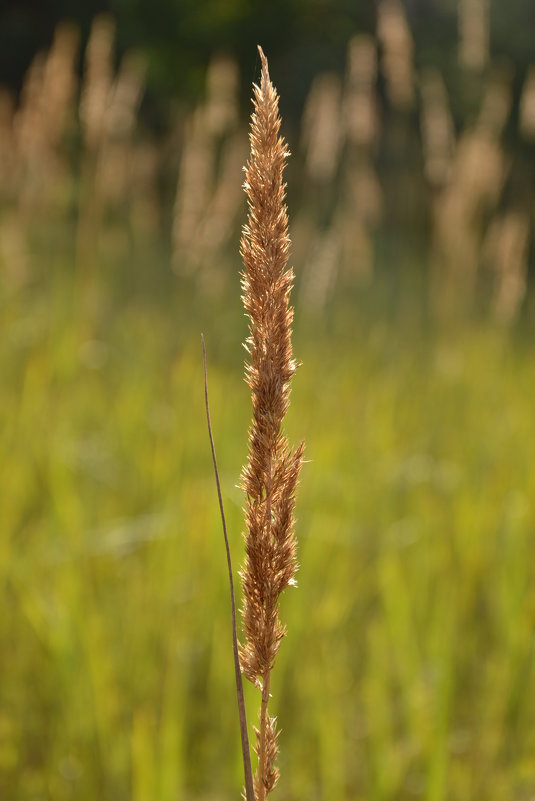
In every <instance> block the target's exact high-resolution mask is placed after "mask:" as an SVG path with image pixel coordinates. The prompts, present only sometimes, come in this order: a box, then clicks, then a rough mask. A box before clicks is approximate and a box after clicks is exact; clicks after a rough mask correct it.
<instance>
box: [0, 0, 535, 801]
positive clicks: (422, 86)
mask: <svg viewBox="0 0 535 801" xmlns="http://www.w3.org/2000/svg"><path fill="white" fill-rule="evenodd" d="M400 9H401V10H400ZM401 12H402V7H401V6H398V5H396V4H384V6H383V12H382V13H383V16H382V17H380V20H379V31H378V36H379V38H380V41H381V42H382V44H381V51H380V52H381V53H383V56H382V58H383V60H382V61H378V60H377V52H378V51H377V42H376V41H375V39H373V38H371V37H370V36H364V37H356V38H355V39H354V40H352V43H351V46H350V49H349V53H348V69H347V74H346V75H345V77H344V79H343V80H342V79H340V78H339V77H337V76H336V75H333V74H331V75H323V76H319V77H318V79H317V80H316V82H315V84H314V86H313V87H312V91H311V96H310V98H309V101H308V103H307V108H306V111H305V117H304V120H303V125H302V135H301V140H299V139H298V138H296V139H295V141H290V146H291V149H292V150H293V151H294V152H295V158H294V160H293V164H292V166H291V167H290V170H289V175H288V179H289V181H290V182H291V186H290V213H291V219H292V221H293V226H292V234H293V239H294V257H293V263H294V265H295V269H296V272H297V287H296V292H295V297H294V300H295V303H296V309H297V311H296V321H295V352H296V355H297V357H298V358H299V359H300V360H302V362H303V367H302V369H301V370H300V371H299V373H298V375H297V377H296V381H295V386H294V392H293V396H292V406H291V410H290V415H289V418H288V429H289V436H290V439H291V440H292V441H294V442H295V441H297V440H298V439H299V438H301V437H304V438H305V439H306V441H307V457H308V459H309V460H310V461H309V463H308V464H307V465H306V466H305V468H304V470H303V480H302V486H301V488H300V493H299V498H298V507H297V515H298V536H299V543H300V545H299V559H300V563H301V569H300V572H299V576H298V579H299V589H298V590H297V591H296V592H291V593H289V594H288V595H287V597H286V598H285V600H284V609H283V615H282V617H283V619H284V620H285V621H286V622H287V624H288V637H287V638H286V640H285V641H284V643H283V646H282V647H281V651H280V655H279V660H278V663H277V668H276V670H275V672H274V675H273V682H274V688H273V698H274V704H275V707H276V708H277V713H278V716H279V720H280V725H281V728H282V730H283V732H282V735H281V737H282V740H281V763H282V764H281V772H282V778H281V782H280V785H279V787H278V789H277V793H278V795H279V797H280V798H281V799H290V798H294V799H298V798H317V799H320V798H328V799H330V800H331V801H337V800H338V799H363V800H364V799H366V801H368V800H369V799H377V800H378V801H379V800H381V801H382V800H383V799H384V800H385V801H386V800H387V799H403V800H405V799H412V798H425V799H429V800H430V801H438V799H448V801H449V800H450V799H454V800H455V801H456V800H457V799H459V801H460V800H461V799H467V800H468V799H475V798H485V799H489V800H490V801H501V800H502V799H503V801H505V800H506V799H507V801H509V799H511V798H514V799H515V800H516V799H518V801H522V799H526V801H527V799H530V798H531V797H532V796H533V794H534V793H535V761H534V759H533V754H534V752H535V734H534V732H535V726H534V724H535V692H534V690H535V686H534V682H535V675H534V668H533V621H534V619H535V581H534V580H533V579H534V576H533V573H534V572H535V559H534V556H535V544H534V541H533V530H534V523H535V520H534V511H533V505H532V502H531V499H532V497H533V493H534V490H535V467H534V465H533V456H532V450H533V449H532V442H533V441H534V440H535V419H534V415H533V413H532V405H533V404H532V398H533V396H534V394H535V360H534V358H533V356H534V352H533V351H534V347H533V342H532V337H531V332H532V323H531V320H530V309H531V307H532V300H531V297H530V292H529V286H528V269H529V263H530V261H529V260H530V255H531V251H530V241H531V231H532V226H533V206H532V195H531V193H532V185H531V183H530V180H531V179H530V172H529V170H525V169H524V168H523V167H522V168H521V167H520V163H521V162H516V161H515V159H518V158H520V157H521V156H522V152H523V151H521V148H520V145H519V144H518V143H519V142H521V141H523V142H524V143H528V141H529V136H531V135H532V134H533V117H532V116H531V117H530V113H529V109H530V108H532V105H530V103H531V104H532V102H533V101H532V95H531V94H529V92H532V90H531V89H529V86H530V84H529V80H531V79H529V78H527V79H526V87H528V88H525V89H524V90H523V91H525V93H526V94H525V97H526V98H527V99H525V101H524V106H522V108H525V109H527V110H528V111H525V112H523V113H524V116H523V117H519V126H520V122H522V126H521V127H519V128H518V131H517V134H518V137H517V139H516V140H515V142H516V144H511V143H509V144H508V143H507V142H505V141H504V139H503V136H502V135H503V131H504V126H505V125H506V124H511V123H510V120H509V118H508V115H509V113H510V109H511V104H510V102H509V101H510V95H509V89H508V84H507V76H504V75H503V74H502V73H501V72H499V73H498V78H496V74H495V73H494V72H492V70H490V71H488V72H487V71H486V68H482V67H481V65H479V66H478V64H476V65H475V66H474V65H473V64H472V66H470V64H468V65H465V67H463V69H466V70H468V72H467V75H470V76H471V80H473V81H474V82H475V84H478V85H479V95H478V98H479V101H478V102H479V106H478V111H477V114H475V116H474V117H473V118H471V119H467V120H465V121H463V122H462V124H461V125H458V124H454V123H453V122H452V121H451V119H450V117H449V116H448V102H447V93H446V90H445V87H444V85H443V83H442V82H441V78H440V74H439V73H437V72H435V73H430V74H429V73H427V77H425V76H424V77H422V76H419V77H418V80H416V77H415V67H414V64H413V63H412V61H411V46H410V41H411V40H410V30H409V28H408V26H407V24H406V21H404V17H403V14H402V13H401ZM396 26H397V27H396ZM400 26H401V27H400ZM392 31H394V32H395V35H393V36H392ZM396 31H397V33H396ZM389 37H390V42H391V43H394V44H395V47H394V50H393V51H391V56H392V57H393V58H394V65H397V66H396V67H395V69H393V70H392V69H390V68H389V66H388V64H389V61H388V58H386V60H385V53H386V54H388V47H389V45H388V41H389ZM113 41H114V32H113V24H112V23H111V21H110V20H109V19H107V18H99V19H98V20H97V21H96V22H95V25H94V28H93V33H92V37H91V39H90V43H89V45H88V48H87V49H86V51H85V55H84V63H85V67H84V78H83V82H82V88H81V89H80V88H79V87H78V85H77V79H76V73H75V70H74V68H73V64H74V59H75V57H76V56H75V54H76V47H77V35H76V32H75V30H74V29H73V28H71V27H61V28H59V29H58V32H57V35H56V40H55V44H54V47H53V48H52V51H51V52H50V54H49V55H48V56H46V57H40V58H38V59H37V60H36V62H35V63H34V65H33V66H32V71H31V72H30V74H29V76H28V78H27V82H26V86H25V90H24V91H23V93H22V95H21V98H20V100H19V102H18V103H16V104H15V105H13V103H12V101H11V100H10V99H9V97H8V95H7V94H6V95H2V100H1V102H0V138H1V141H2V151H1V152H2V160H1V162H0V194H1V205H0V265H1V278H0V304H1V315H0V343H1V344H0V369H1V375H2V379H3V380H2V387H1V389H0V411H1V419H2V420H3V426H2V428H1V430H0V437H1V438H2V448H1V453H2V458H1V460H0V473H1V486H2V498H1V503H0V521H1V537H0V592H1V607H0V608H1V610H2V611H1V612H0V652H1V653H2V659H1V660H0V797H1V798H2V799H4V798H5V799H9V801H41V800H44V799H46V801H49V800H50V801H63V799H76V800H77V801H78V800H80V801H93V799H96V798H98V799H110V801H111V800H112V799H113V801H121V800H122V799H124V800H125V801H126V799H132V801H154V800H155V799H158V801H172V800H174V799H178V798H180V799H189V798H197V799H199V798H204V799H214V801H216V800H218V801H222V800H223V799H226V798H229V799H230V798H231V797H236V793H237V792H238V788H239V787H240V786H241V781H242V769H241V765H240V746H239V734H238V725H237V714H236V709H235V701H234V687H233V672H232V671H233V668H232V652H231V641H230V618H229V599H228V587H227V582H226V565H225V560H224V547H223V541H222V535H221V531H220V522H219V518H218V511H217V499H216V494H215V487H214V482H213V476H212V470H211V462H210V453H209V445H208V439H207V433H206V426H205V420H204V407H203V387H202V364H201V349H200V332H201V331H204V333H205V336H206V339H207V346H208V355H209V384H210V399H211V407H212V415H213V423H214V429H215V434H216V445H217V450H218V457H219V462H220V470H221V478H222V483H223V491H224V496H225V503H226V511H227V516H228V523H229V530H230V532H231V536H232V549H233V554H234V565H235V568H236V569H237V568H238V565H239V564H240V563H241V561H242V553H243V548H242V542H241V538H240V536H239V532H240V531H241V529H242V525H243V524H242V512H241V505H242V498H241V494H240V492H239V490H238V489H236V484H237V482H238V477H239V472H240V469H241V465H242V464H243V462H244V461H245V453H246V441H247V428H248V421H249V418H250V408H249V398H248V393H247V388H246V386H245V384H244V383H243V380H242V374H243V366H242V362H243V350H242V348H241V342H242V341H243V340H244V338H245V334H246V322H245V320H244V318H243V313H242V310H241V306H240V302H239V281H238V273H239V270H240V262H239V257H238V255H237V243H238V239H239V223H240V221H241V219H242V217H243V198H242V192H241V188H240V184H241V182H242V172H241V166H242V164H243V162H244V160H245V158H246V151H247V142H246V135H245V126H244V122H243V121H242V119H241V116H240V113H239V102H238V100H237V92H238V87H239V82H240V78H239V73H238V71H237V68H236V65H235V64H234V62H233V61H232V59H230V58H228V57H224V58H222V57H218V58H217V59H216V60H215V61H214V64H213V66H212V68H211V71H210V72H209V74H208V79H207V90H206V96H205V98H204V99H203V101H202V102H201V103H200V104H199V106H198V107H197V108H196V109H195V110H194V111H193V113H192V114H191V115H189V116H188V117H181V118H180V119H178V120H177V122H176V127H175V128H173V130H171V131H169V132H168V134H167V138H166V139H165V141H158V143H155V142H154V141H152V140H151V138H150V136H149V135H148V134H147V133H146V132H143V131H142V130H141V129H140V127H139V126H138V124H137V110H138V107H139V103H140V101H141V97H142V93H143V81H144V65H143V62H142V60H140V59H139V58H134V57H132V56H131V55H127V56H126V57H125V59H124V61H123V62H122V64H121V65H120V66H119V69H118V70H115V68H114V65H113V59H112V53H113ZM396 43H397V44H396ZM396 48H397V49H396ZM479 55H481V53H480V54H479ZM472 56H473V54H472ZM396 59H397V61H396ZM400 59H401V62H400ZM400 63H401V65H402V66H401V67H400ZM390 64H392V62H390ZM389 69H390V71H389ZM378 70H379V73H378ZM470 70H472V72H470ZM474 70H475V72H474ZM478 70H482V71H480V72H478ZM400 76H402V78H403V80H401V82H400ZM467 80H468V79H467ZM378 81H379V82H380V84H381V86H382V87H383V89H382V90H381V91H382V94H381V93H380V92H378V91H377V88H376V87H377V82H378ZM389 81H390V83H389ZM475 84H474V85H475ZM385 87H389V88H388V91H387V89H386V88H385ZM278 88H279V90H280V91H281V92H282V93H284V86H283V85H281V84H280V83H279V87H278ZM528 89H529V92H528ZM476 94H477V93H476ZM522 96H523V97H524V95H522ZM426 98H427V100H429V101H430V105H429V104H428V106H427V111H428V112H429V113H430V114H431V118H429V117H425V108H426ZM508 98H509V99H508ZM529 98H531V100H530V99H529ZM429 108H431V109H432V110H431V111H429ZM433 114H435V115H436V114H438V116H435V117H433V116H432V115H433ZM425 120H427V122H426V121H425ZM508 120H509V122H508ZM416 122H417V123H418V131H420V132H421V133H419V134H418V137H415V136H414V125H415V123H416ZM530 126H531V127H530ZM530 132H531V133H530ZM522 137H524V138H523V139H522ZM517 145H518V147H517ZM526 146H528V145H527V144H526ZM411 154H412V155H411ZM519 154H520V156H519ZM411 159H414V160H415V161H411ZM413 163H419V164H420V170H419V171H415V170H413V169H412V168H411V167H410V165H411V164H413ZM515 165H516V167H515ZM511 176H514V181H513V184H511V183H510V181H511V180H512V178H511ZM511 187H515V188H516V189H517V190H518V191H515V192H513V191H512V188H511ZM519 187H520V188H519Z"/></svg>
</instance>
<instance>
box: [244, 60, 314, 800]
mask: <svg viewBox="0 0 535 801" xmlns="http://www.w3.org/2000/svg"><path fill="white" fill-rule="evenodd" d="M259 51H260V57H261V59H262V76H261V83H260V86H256V85H255V87H254V113H253V116H252V124H251V133H250V142H251V155H250V159H249V162H248V164H247V168H246V182H245V190H246V193H247V197H248V201H249V215H248V221H247V225H246V226H245V227H244V229H243V236H242V241H241V253H242V256H243V262H244V270H243V274H242V288H243V302H244V306H245V309H246V312H247V314H248V316H249V337H248V339H247V342H246V348H247V350H248V353H249V363H248V364H247V368H246V376H247V382H248V384H249V386H250V388H251V394H252V402H253V422H252V425H251V429H250V433H249V458H248V461H247V464H246V465H245V467H244V469H243V473H242V486H243V489H244V491H245V493H246V512H245V514H246V525H247V533H246V535H245V541H246V563H245V567H244V569H243V571H242V583H243V592H244V604H243V620H244V628H245V643H244V644H243V645H242V648H241V665H242V670H243V672H244V673H245V675H246V676H247V678H248V679H249V680H250V681H251V682H253V683H254V684H256V686H258V687H259V688H260V690H261V693H262V702H261V708H260V724H259V728H258V729H257V730H256V734H257V744H256V753H257V755H258V769H257V772H256V776H255V795H256V799H257V801H263V800H264V799H265V798H266V797H267V795H268V794H269V793H270V792H271V790H272V789H273V787H274V786H275V783H276V781H277V778H278V771H277V768H276V767H275V759H276V755H277V750H278V748H277V731H276V721H275V719H274V718H272V717H270V715H269V714H268V701H269V687H270V675H271V670H272V669H273V666H274V662H275V657H276V655H277V651H278V649H279V645H280V641H281V639H282V637H283V636H284V633H285V629H284V626H283V625H282V623H281V622H280V620H279V614H278V612H279V596H280V594H281V592H282V591H283V590H284V589H285V588H286V587H288V586H289V585H291V584H292V583H294V576H295V572H296V570H297V560H296V542H295V535H294V517H293V510H294V505H295V491H296V486H297V482H298V478H299V471H300V468H301V463H302V457H303V447H304V446H303V443H302V444H301V445H300V446H299V447H298V448H297V450H295V451H292V450H291V449H290V447H289V445H288V441H287V439H286V437H285V435H284V434H283V431H282V421H283V418H284V416H285V414H286V411H287V409H288V405H289V395H290V381H291V378H292V376H293V374H294V372H295V370H296V362H295V360H294V359H293V354H292V344H291V324H292V319H293V309H292V308H291V306H290V292H291V289H292V284H293V278H294V276H293V272H292V270H291V269H288V268H287V263H288V254H289V246H290V239H289V236H288V216H287V211H286V205H285V184H284V183H283V169H284V165H285V161H286V158H287V156H288V150H287V148H286V146H285V144H284V141H283V139H282V138H281V137H280V136H279V129H280V124H281V120H280V117H279V112H278V95H277V92H276V90H275V88H274V86H273V84H272V83H271V81H270V77H269V72H268V64H267V60H266V58H265V56H264V54H263V52H262V50H261V48H259Z"/></svg>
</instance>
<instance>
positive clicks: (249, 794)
mask: <svg viewBox="0 0 535 801" xmlns="http://www.w3.org/2000/svg"><path fill="white" fill-rule="evenodd" d="M201 341H202V356H203V369H204V400H205V405H206V421H207V423H208V436H209V437H210V448H211V449H212V462H213V464H214V473H215V481H216V486H217V497H218V499H219V511H220V513H221V523H222V525H223V535H224V538H225V550H226V552H227V567H228V577H229V585H230V604H231V607H232V649H233V652H234V673H235V677H236V695H237V699H238V714H239V717H240V733H241V746H242V758H243V771H244V775H245V797H246V800H247V801H255V796H254V785H253V770H252V767H251V753H250V749H249V735H248V733H247V715H246V712H245V700H244V697H243V682H242V677H241V669H240V657H239V654H238V633H237V629H236V601H235V597H234V579H233V577H232V560H231V557H230V546H229V541H228V534H227V523H226V519H225V511H224V508H223V496H222V495H221V484H220V481H219V471H218V469H217V459H216V454H215V445H214V437H213V434H212V423H211V420H210V406H209V403H208V378H207V370H206V345H205V344H204V334H201ZM268 694H269V692H268Z"/></svg>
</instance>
